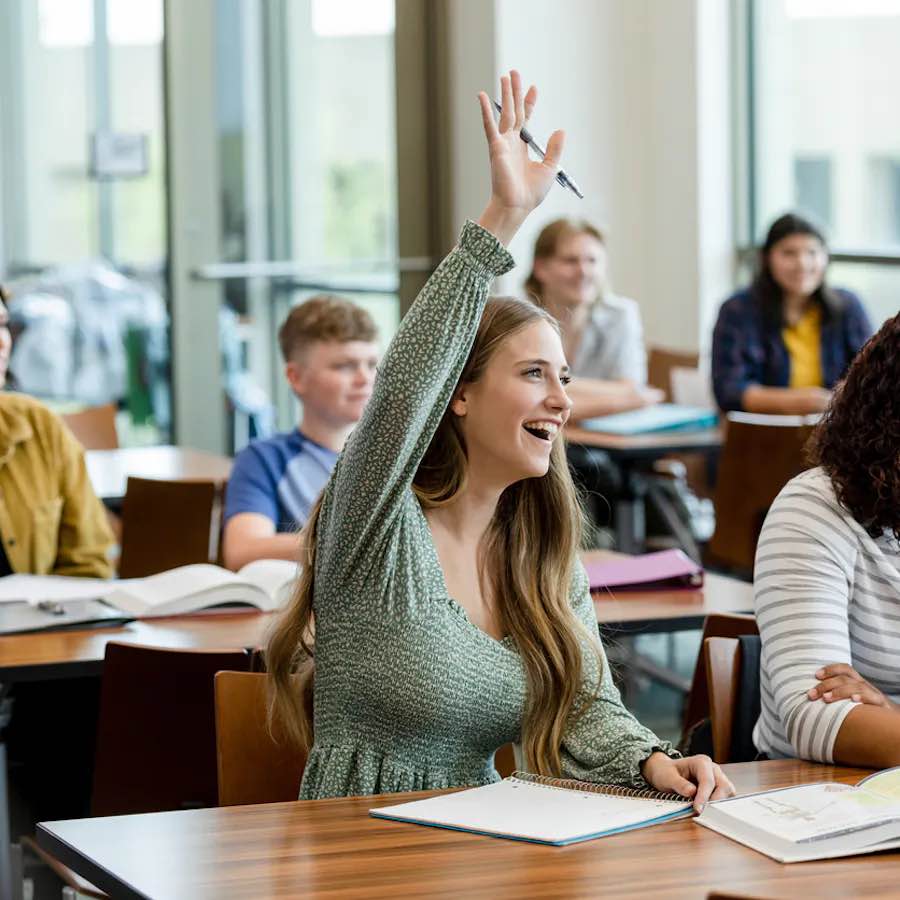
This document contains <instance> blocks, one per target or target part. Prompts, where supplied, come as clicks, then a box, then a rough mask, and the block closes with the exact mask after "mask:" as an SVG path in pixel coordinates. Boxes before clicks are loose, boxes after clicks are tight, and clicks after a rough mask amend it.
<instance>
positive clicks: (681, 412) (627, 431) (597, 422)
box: [578, 403, 718, 435]
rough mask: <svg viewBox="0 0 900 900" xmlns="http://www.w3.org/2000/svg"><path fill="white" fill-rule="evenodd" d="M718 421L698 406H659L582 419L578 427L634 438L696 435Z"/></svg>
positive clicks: (710, 412)
mask: <svg viewBox="0 0 900 900" xmlns="http://www.w3.org/2000/svg"><path fill="white" fill-rule="evenodd" d="M717 421H718V417H717V416H716V413H715V412H714V411H713V410H711V409H704V408H703V407H700V406H678V405H677V404H675V403H660V404H658V405H656V406H647V407H644V408H643V409H632V410H629V411H628V412H623V413H615V414H614V415H611V416H600V417H598V418H593V419H584V420H583V421H581V422H579V423H578V424H579V425H580V426H581V427H582V428H587V429H588V430H589V431H600V432H603V433H605V434H620V435H635V434H653V433H656V432H661V431H697V430H699V429H702V428H712V427H713V426H715V424H716V422H717Z"/></svg>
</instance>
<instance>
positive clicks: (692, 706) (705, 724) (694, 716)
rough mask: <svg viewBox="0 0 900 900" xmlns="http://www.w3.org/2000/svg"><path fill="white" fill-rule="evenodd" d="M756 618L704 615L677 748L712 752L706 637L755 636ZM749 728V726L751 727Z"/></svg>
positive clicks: (737, 615)
mask: <svg viewBox="0 0 900 900" xmlns="http://www.w3.org/2000/svg"><path fill="white" fill-rule="evenodd" d="M758 634H759V629H758V627H757V625H756V618H755V617H754V616H752V615H740V614H737V613H735V614H728V613H717V614H715V615H711V616H707V617H706V620H705V621H704V623H703V635H702V637H701V639H700V651H699V653H698V654H697V663H696V665H695V666H694V676H693V679H692V681H691V687H690V691H689V692H688V697H687V703H686V705H685V713H684V719H683V723H682V737H681V741H680V743H679V748H681V749H688V748H692V752H698V753H699V752H703V753H705V752H709V753H710V755H712V752H713V746H712V737H711V734H710V730H711V722H710V719H711V716H710V679H709V672H708V669H707V660H706V655H705V653H706V650H705V646H706V641H707V640H708V639H709V638H738V637H740V636H741V635H758ZM751 727H752V726H751Z"/></svg>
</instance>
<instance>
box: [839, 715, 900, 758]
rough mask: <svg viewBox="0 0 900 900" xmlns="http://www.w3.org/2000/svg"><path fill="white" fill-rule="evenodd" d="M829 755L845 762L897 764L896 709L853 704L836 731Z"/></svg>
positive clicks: (899, 721)
mask: <svg viewBox="0 0 900 900" xmlns="http://www.w3.org/2000/svg"><path fill="white" fill-rule="evenodd" d="M833 756H834V761H835V762H837V763H843V764H844V765H847V766H865V767H867V768H873V769H888V768H890V767H892V766H900V711H898V710H897V709H896V708H894V709H888V708H885V707H882V706H870V705H868V704H863V705H861V706H857V707H854V708H853V709H852V710H850V712H849V713H847V716H846V718H845V719H844V721H843V723H842V724H841V727H840V730H839V731H838V733H837V737H836V738H835V741H834V753H833Z"/></svg>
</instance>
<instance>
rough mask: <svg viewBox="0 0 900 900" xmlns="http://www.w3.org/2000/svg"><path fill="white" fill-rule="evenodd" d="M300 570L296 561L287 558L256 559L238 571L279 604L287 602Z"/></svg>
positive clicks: (243, 577) (244, 578)
mask: <svg viewBox="0 0 900 900" xmlns="http://www.w3.org/2000/svg"><path fill="white" fill-rule="evenodd" d="M299 571H300V567H299V566H298V565H297V563H295V562H291V561H290V560H286V559H255V560H254V561H253V562H249V563H247V565H246V566H243V567H242V568H241V569H240V571H239V572H238V573H237V574H238V575H239V576H240V577H241V578H242V579H243V580H244V581H249V582H250V583H251V584H255V585H256V586H257V587H259V588H261V589H262V590H264V591H265V592H266V593H267V594H268V595H269V596H270V597H271V598H272V599H273V600H274V601H275V603H276V604H277V605H278V606H281V605H282V603H285V602H287V600H288V598H289V597H290V594H291V590H292V588H293V586H294V581H295V580H296V578H297V575H298V573H299Z"/></svg>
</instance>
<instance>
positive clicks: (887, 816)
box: [712, 784, 900, 842]
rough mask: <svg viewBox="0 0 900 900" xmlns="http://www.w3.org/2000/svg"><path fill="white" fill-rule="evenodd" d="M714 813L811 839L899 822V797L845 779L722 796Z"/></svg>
mask: <svg viewBox="0 0 900 900" xmlns="http://www.w3.org/2000/svg"><path fill="white" fill-rule="evenodd" d="M712 807H713V809H714V811H715V813H716V816H717V817H719V816H721V817H723V818H731V819H734V820H736V821H738V822H742V823H745V824H747V825H751V826H753V827H754V828H758V829H760V830H762V831H764V832H767V833H769V834H772V835H775V836H776V837H779V838H781V839H782V840H786V841H792V842H804V841H816V840H822V839H825V838H829V837H836V836H838V835H840V834H847V833H850V832H854V831H860V830H863V829H866V828H872V827H874V826H876V825H878V824H880V823H884V822H886V821H891V820H893V819H896V820H898V822H900V798H893V797H887V796H881V795H880V794H877V793H874V792H873V791H867V790H865V789H864V788H860V787H854V786H852V785H847V784H805V785H801V786H800V787H796V788H785V789H784V790H778V791H767V792H765V793H762V794H752V795H750V796H748V797H738V798H736V799H734V800H724V801H721V802H719V803H714V804H713V805H712Z"/></svg>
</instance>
